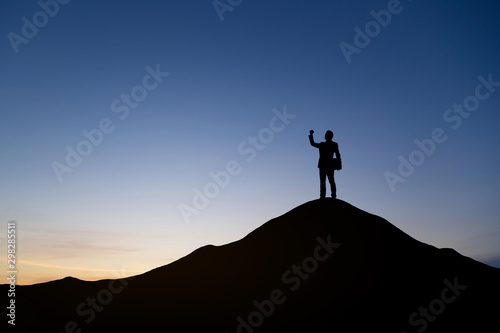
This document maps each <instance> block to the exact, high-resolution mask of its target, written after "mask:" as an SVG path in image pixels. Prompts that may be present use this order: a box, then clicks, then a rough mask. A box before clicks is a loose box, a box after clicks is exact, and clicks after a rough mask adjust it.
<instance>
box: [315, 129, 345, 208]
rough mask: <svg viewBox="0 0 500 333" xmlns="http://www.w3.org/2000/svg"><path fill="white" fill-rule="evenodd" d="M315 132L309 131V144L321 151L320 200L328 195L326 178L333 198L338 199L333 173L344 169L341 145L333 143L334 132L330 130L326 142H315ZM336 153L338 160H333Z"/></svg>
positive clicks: (319, 162)
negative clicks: (340, 150)
mask: <svg viewBox="0 0 500 333" xmlns="http://www.w3.org/2000/svg"><path fill="white" fill-rule="evenodd" d="M313 133H314V131H313V130H310V131H309V142H310V143H311V146H313V147H316V148H318V149H319V161H318V168H319V181H320V198H321V199H324V198H325V195H326V177H328V181H329V182H330V188H331V190H332V198H334V199H335V198H336V197H337V187H336V186H335V178H333V173H334V171H335V170H340V169H342V161H341V159H340V152H339V145H338V143H337V142H334V141H332V139H333V132H332V131H330V130H328V131H326V133H325V140H326V141H323V142H320V143H316V142H314V138H313ZM334 153H335V155H336V158H333V154H334Z"/></svg>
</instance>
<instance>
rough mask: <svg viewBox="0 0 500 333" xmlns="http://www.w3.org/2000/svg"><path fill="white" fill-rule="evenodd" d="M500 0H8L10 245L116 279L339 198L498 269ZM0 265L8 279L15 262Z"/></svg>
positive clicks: (2, 9)
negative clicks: (326, 191)
mask: <svg viewBox="0 0 500 333" xmlns="http://www.w3.org/2000/svg"><path fill="white" fill-rule="evenodd" d="M499 13H500V3H498V2H494V1H475V0H462V1H456V0H453V1H452V0H446V1H431V0H415V1H411V0H401V1H395V0H389V1H387V0H383V1H378V0H377V1H373V0H370V1H368V0H366V1H355V2H354V1H349V2H348V1H326V0H322V1H305V0H300V1H299V0H286V1H285V0H276V1H267V0H266V1H264V0H254V1H250V0H220V1H194V0H193V1H184V0H172V1H131V0H129V1H94V0H93V1H76V0H73V1H67V0H64V1H63V0H59V1H56V0H41V1H31V0H29V1H28V0H27V1H1V2H0V31H1V33H2V42H1V43H0V63H1V67H0V68H1V72H0V84H1V86H2V89H1V90H0V101H1V102H0V103H1V104H0V117H1V118H0V154H1V163H0V225H2V227H1V229H0V241H1V248H2V250H1V253H0V260H1V262H2V266H3V267H7V244H8V226H7V223H8V222H9V221H15V230H16V253H15V256H16V270H17V276H16V277H17V283H18V284H32V283H39V282H44V281H49V280H54V279H60V278H63V277H66V276H74V277H77V278H80V279H83V280H97V279H102V278H117V277H122V276H130V275H135V274H139V273H143V272H146V271H148V270H151V269H153V268H156V267H159V266H162V265H166V264H168V263H170V262H172V261H174V260H177V259H179V258H181V257H183V256H185V255H187V254H189V253H190V252H192V251H193V250H195V249H197V248H198V247H201V246H203V245H206V244H214V245H222V244H226V243H229V242H232V241H236V240H238V239H241V238H242V237H244V236H245V235H247V234H248V233H249V232H251V231H252V230H254V229H255V228H257V227H259V226H260V225H262V224H263V223H265V222H267V221H268V220H270V219H272V218H275V217H278V216H280V215H282V214H284V213H286V212H287V211H289V210H291V209H293V208H294V207H296V206H298V205H300V204H302V203H305V202H307V201H310V200H314V199H317V198H318V197H319V179H318V169H317V159H318V151H317V149H315V148H313V147H311V146H310V145H309V141H308V138H307V135H308V133H309V130H311V129H312V130H314V131H315V139H316V141H321V140H323V139H324V138H323V136H324V133H325V131H326V130H332V131H333V132H334V135H335V136H334V141H336V142H338V144H339V148H340V152H341V155H342V164H343V169H342V170H341V171H337V172H336V173H335V179H336V183H337V195H338V198H339V199H342V200H345V201H347V202H349V203H351V204H352V205H354V206H356V207H358V208H360V209H362V210H365V211H368V212H370V213H372V214H376V215H379V216H381V217H383V218H385V219H387V220H388V221H390V222H391V223H392V224H394V225H395V226H396V227H398V228H400V229H401V230H403V231H404V232H406V233H407V234H409V235H410V236H412V237H414V238H416V239H418V240H420V241H422V242H425V243H428V244H431V245H433V246H436V247H439V248H444V247H450V248H454V249H456V250H457V251H458V252H460V253H461V254H463V255H465V256H469V257H472V258H474V259H476V260H479V261H482V262H487V263H491V264H494V263H495V262H496V265H497V266H498V267H500V265H499V263H500V242H498V239H499V236H500V228H499V227H500V222H499V219H498V217H499V216H500V206H499V205H498V203H497V202H498V198H499V197H500V176H499V175H498V172H497V167H498V165H499V164H500V154H499V150H498V146H499V144H500V132H499V131H498V130H497V128H496V127H495V126H498V123H499V120H500V113H499V112H498V111H499V110H498V109H499V106H500V62H499V61H498V59H500V44H499V42H498V36H499V35H500V22H499V21H498V15H499ZM4 275H6V276H7V275H8V273H7V269H5V272H4Z"/></svg>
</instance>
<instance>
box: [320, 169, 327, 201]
mask: <svg viewBox="0 0 500 333" xmlns="http://www.w3.org/2000/svg"><path fill="white" fill-rule="evenodd" d="M319 189H320V191H319V193H320V194H319V197H320V198H321V199H324V198H325V195H326V170H325V169H324V168H319Z"/></svg>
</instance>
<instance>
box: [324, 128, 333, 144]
mask: <svg viewBox="0 0 500 333" xmlns="http://www.w3.org/2000/svg"><path fill="white" fill-rule="evenodd" d="M332 139H333V132H332V131H330V130H328V131H326V133H325V140H328V141H331V140H332Z"/></svg>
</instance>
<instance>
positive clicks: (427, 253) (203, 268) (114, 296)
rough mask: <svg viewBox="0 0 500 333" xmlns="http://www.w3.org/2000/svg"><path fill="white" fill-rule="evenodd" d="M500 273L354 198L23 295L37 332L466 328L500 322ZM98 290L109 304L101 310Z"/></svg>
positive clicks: (319, 203)
mask: <svg viewBox="0 0 500 333" xmlns="http://www.w3.org/2000/svg"><path fill="white" fill-rule="evenodd" d="M499 272H500V270H498V269H494V268H492V267H489V266H487V265H484V264H481V263H478V262H476V261H474V260H472V259H470V258H466V257H463V256H462V255H460V254H458V253H457V252H456V251H454V250H452V249H437V248H435V247H433V246H430V245H427V244H424V243H421V242H419V241H417V240H415V239H413V238H412V237H410V236H409V235H407V234H406V233H404V232H403V231H401V230H400V229H398V228H396V227H395V226H394V225H392V224H391V223H389V222H388V221H386V220H385V219H383V218H381V217H378V216H376V215H372V214H370V213H367V212H365V211H363V210H360V209H358V208H356V207H354V206H352V205H350V204H349V203H347V202H344V201H342V200H335V199H321V200H314V201H310V202H307V203H305V204H302V205H300V206H298V207H296V208H294V209H292V210H291V211H289V212H287V213H285V214H284V215H282V216H280V217H277V218H274V219H272V220H270V221H268V222H266V223H264V224H263V225H261V226H260V227H259V228H257V229H255V230H254V231H252V232H251V233H249V234H248V235H247V236H245V237H244V238H242V239H240V240H238V241H235V242H232V243H229V244H226V245H222V246H213V245H208V246H204V247H202V248H199V249H198V250H195V251H193V252H192V253H191V254H189V255H187V256H185V257H184V258H181V259H179V260H177V261H175V262H173V263H171V264H169V265H165V266H162V267H159V268H156V269H153V270H151V271H149V272H146V273H144V274H141V275H138V276H135V277H132V278H129V279H120V280H102V281H96V282H85V281H79V280H77V279H71V278H65V279H63V280H60V283H58V286H57V289H58V290H57V292H55V290H54V288H51V287H50V285H35V286H26V287H20V288H19V300H20V303H21V307H22V308H23V310H22V311H24V312H23V313H26V314H29V315H30V316H31V315H32V316H34V317H33V318H36V320H35V319H34V320H32V321H31V322H30V323H29V324H27V325H28V327H27V329H28V330H25V331H30V330H33V331H35V330H41V329H45V330H46V329H52V330H56V329H57V328H58V327H60V328H63V327H64V324H65V322H67V321H68V320H70V319H71V321H73V322H75V323H76V324H77V325H78V327H80V328H82V329H84V330H85V329H87V330H88V331H92V332H101V331H107V330H119V331H131V332H132V331H136V332H153V331H164V332H177V331H181V330H182V331H184V332H207V331H208V332H212V331H214V332H216V331H217V332H245V333H250V332H254V331H255V332H282V331H284V330H286V331H291V332H304V331H313V332H314V331H319V330H320V329H321V330H324V329H325V328H326V329H330V330H337V331H340V332H351V331H352V332H355V331H362V330H368V329H370V330H372V329H373V328H374V327H377V328H380V329H381V330H384V331H386V332H391V331H393V332H403V331H405V332H417V331H420V332H422V331H424V330H426V332H455V331H457V330H460V329H463V328H464V327H470V328H471V329H472V328H475V329H476V330H477V328H478V327H479V328H481V327H484V328H490V326H491V327H493V326H492V325H496V324H497V322H496V319H495V317H496V314H497V312H498V310H499V306H498V304H495V305H494V306H492V305H491V300H492V299H493V300H494V299H496V298H497V297H498V296H500V288H499V287H498V285H497V282H498V279H499V277H500V273H499ZM89 297H90V299H93V298H94V299H95V300H96V301H95V302H101V303H97V305H96V306H95V307H94V308H93V307H92V306H91V304H86V303H85V302H86V300H88V299H89ZM48 300H50V304H54V306H51V307H46V306H44V304H45V302H47V301H48ZM111 300H112V301H111ZM42 303H43V304H42ZM94 305H95V304H94ZM97 306H99V307H97ZM99 309H101V311H98V310H99ZM422 309H424V310H422ZM425 309H427V310H425ZM103 310H104V311H103ZM445 310H446V311H445ZM20 311H21V310H20ZM422 311H424V312H422ZM425 311H427V312H425ZM54 313H57V316H54ZM49 318H51V319H49ZM33 323H38V324H33ZM29 325H32V326H29ZM33 325H35V326H33Z"/></svg>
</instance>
